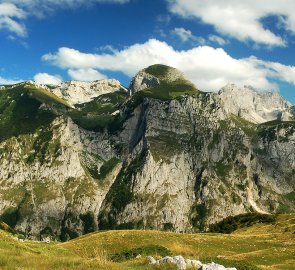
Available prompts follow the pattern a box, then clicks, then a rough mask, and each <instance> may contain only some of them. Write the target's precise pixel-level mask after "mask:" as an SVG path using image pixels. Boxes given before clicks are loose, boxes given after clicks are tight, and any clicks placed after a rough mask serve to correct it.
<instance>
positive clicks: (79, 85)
mask: <svg viewBox="0 0 295 270" xmlns="http://www.w3.org/2000/svg"><path fill="white" fill-rule="evenodd" d="M120 89H124V87H123V86H121V83H120V82H119V81H117V80H114V79H110V80H100V81H94V82H78V81H68V82H63V83H61V84H60V85H58V86H57V87H55V88H50V89H49V90H50V91H51V92H52V93H53V94H55V95H56V96H58V97H60V98H62V99H64V100H66V101H67V102H68V103H69V104H70V105H75V104H81V103H85V102H89V101H91V100H92V99H93V98H95V97H98V96H100V95H103V94H107V93H111V92H115V91H118V90H120Z"/></svg>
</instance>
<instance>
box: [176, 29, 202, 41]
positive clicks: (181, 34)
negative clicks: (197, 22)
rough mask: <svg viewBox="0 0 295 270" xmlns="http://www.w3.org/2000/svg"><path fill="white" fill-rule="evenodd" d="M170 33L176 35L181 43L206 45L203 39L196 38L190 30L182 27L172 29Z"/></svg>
mask: <svg viewBox="0 0 295 270" xmlns="http://www.w3.org/2000/svg"><path fill="white" fill-rule="evenodd" d="M171 33H172V34H174V35H176V36H177V37H178V38H179V39H180V40H181V41H182V42H187V41H193V42H196V43H199V44H205V43H206V40H205V39H204V38H202V37H197V36H195V35H193V33H192V32H191V31H190V30H187V29H184V28H182V27H179V28H174V29H173V30H172V31H171Z"/></svg>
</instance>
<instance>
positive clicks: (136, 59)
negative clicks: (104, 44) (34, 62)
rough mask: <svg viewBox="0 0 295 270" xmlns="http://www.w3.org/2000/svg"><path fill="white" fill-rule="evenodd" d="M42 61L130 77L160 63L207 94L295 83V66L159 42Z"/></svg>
mask: <svg viewBox="0 0 295 270" xmlns="http://www.w3.org/2000/svg"><path fill="white" fill-rule="evenodd" d="M42 59H43V60H44V61H46V62H49V63H51V64H53V65H55V66H58V67H60V68H63V69H68V70H73V69H74V70H79V69H82V70H87V69H98V70H100V71H103V70H105V71H121V72H123V73H124V74H126V75H128V76H130V77H131V76H134V74H135V73H136V72H138V71H139V70H140V69H142V68H145V67H147V66H149V65H152V64H157V63H161V64H166V65H169V66H173V67H175V68H178V69H180V70H181V71H183V72H184V73H185V75H186V76H187V78H188V79H190V80H191V81H192V82H194V83H195V84H196V85H197V86H198V87H199V88H200V89H202V90H205V91H217V90H219V89H220V88H221V87H222V86H224V85H225V84H227V83H231V82H232V83H236V84H238V85H241V86H242V85H252V86H253V87H255V88H257V89H260V90H277V85H275V84H274V83H272V79H279V80H282V81H285V82H289V83H293V84H295V81H294V80H295V79H294V78H295V76H294V75H293V77H292V74H293V73H294V72H295V71H294V70H295V67H293V66H285V65H282V64H279V63H275V62H266V61H262V60H260V59H257V58H255V57H249V58H242V59H235V58H233V57H231V56H230V55H229V54H228V53H226V51H225V50H223V49H222V48H218V49H216V48H212V47H210V46H198V47H194V48H192V49H190V50H182V51H178V50H175V49H174V48H173V47H171V46H169V45H168V44H167V43H165V42H162V41H159V40H156V39H150V40H149V41H147V42H146V43H143V44H134V45H132V46H130V47H127V48H125V49H123V50H121V51H115V52H113V53H109V54H105V53H103V54H90V53H82V52H80V51H78V50H75V49H71V48H65V47H63V48H60V49H59V50H58V51H57V52H55V53H49V54H46V55H44V56H43V57H42ZM69 73H71V71H69ZM292 78H293V80H292Z"/></svg>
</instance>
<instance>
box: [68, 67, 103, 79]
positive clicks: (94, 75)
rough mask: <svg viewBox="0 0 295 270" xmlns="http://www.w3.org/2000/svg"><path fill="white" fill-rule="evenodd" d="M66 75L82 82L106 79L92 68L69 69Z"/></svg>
mask: <svg viewBox="0 0 295 270" xmlns="http://www.w3.org/2000/svg"><path fill="white" fill-rule="evenodd" d="M68 74H69V75H70V76H71V78H72V79H74V80H77V81H83V82H92V81H96V80H102V79H106V78H107V77H106V76H105V75H103V74H101V73H100V72H98V71H97V70H95V69H93V68H87V69H83V68H82V69H69V70H68Z"/></svg>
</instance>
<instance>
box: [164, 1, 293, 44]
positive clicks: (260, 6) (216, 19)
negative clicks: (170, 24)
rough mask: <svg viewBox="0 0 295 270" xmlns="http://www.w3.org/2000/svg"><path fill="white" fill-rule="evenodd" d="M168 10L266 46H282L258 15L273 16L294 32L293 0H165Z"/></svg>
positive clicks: (241, 38) (221, 31) (222, 31)
mask: <svg viewBox="0 0 295 270" xmlns="http://www.w3.org/2000/svg"><path fill="white" fill-rule="evenodd" d="M167 1H168V2H169V9H170V11H171V12H172V13H174V14H178V15H180V16H183V17H184V18H197V19H200V20H201V21H202V22H204V23H206V24H210V25H213V26H214V27H215V29H216V30H217V31H218V32H220V33H221V34H224V35H228V36H231V37H233V38H236V39H238V40H240V41H247V40H252V41H254V42H255V43H259V44H266V45H270V46H285V43H286V42H285V41H284V40H283V38H282V37H281V36H279V35H278V34H276V33H274V32H273V31H272V30H270V29H266V28H265V27H264V25H263V23H262V19H264V18H266V17H269V16H276V17H277V18H278V21H280V24H281V27H283V28H284V29H285V30H287V31H291V32H293V33H295V13H294V10H295V1H293V0H284V1H282V0H271V1H269V0H259V1H257V0H247V1H236V0H206V1H203V0H167Z"/></svg>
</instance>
